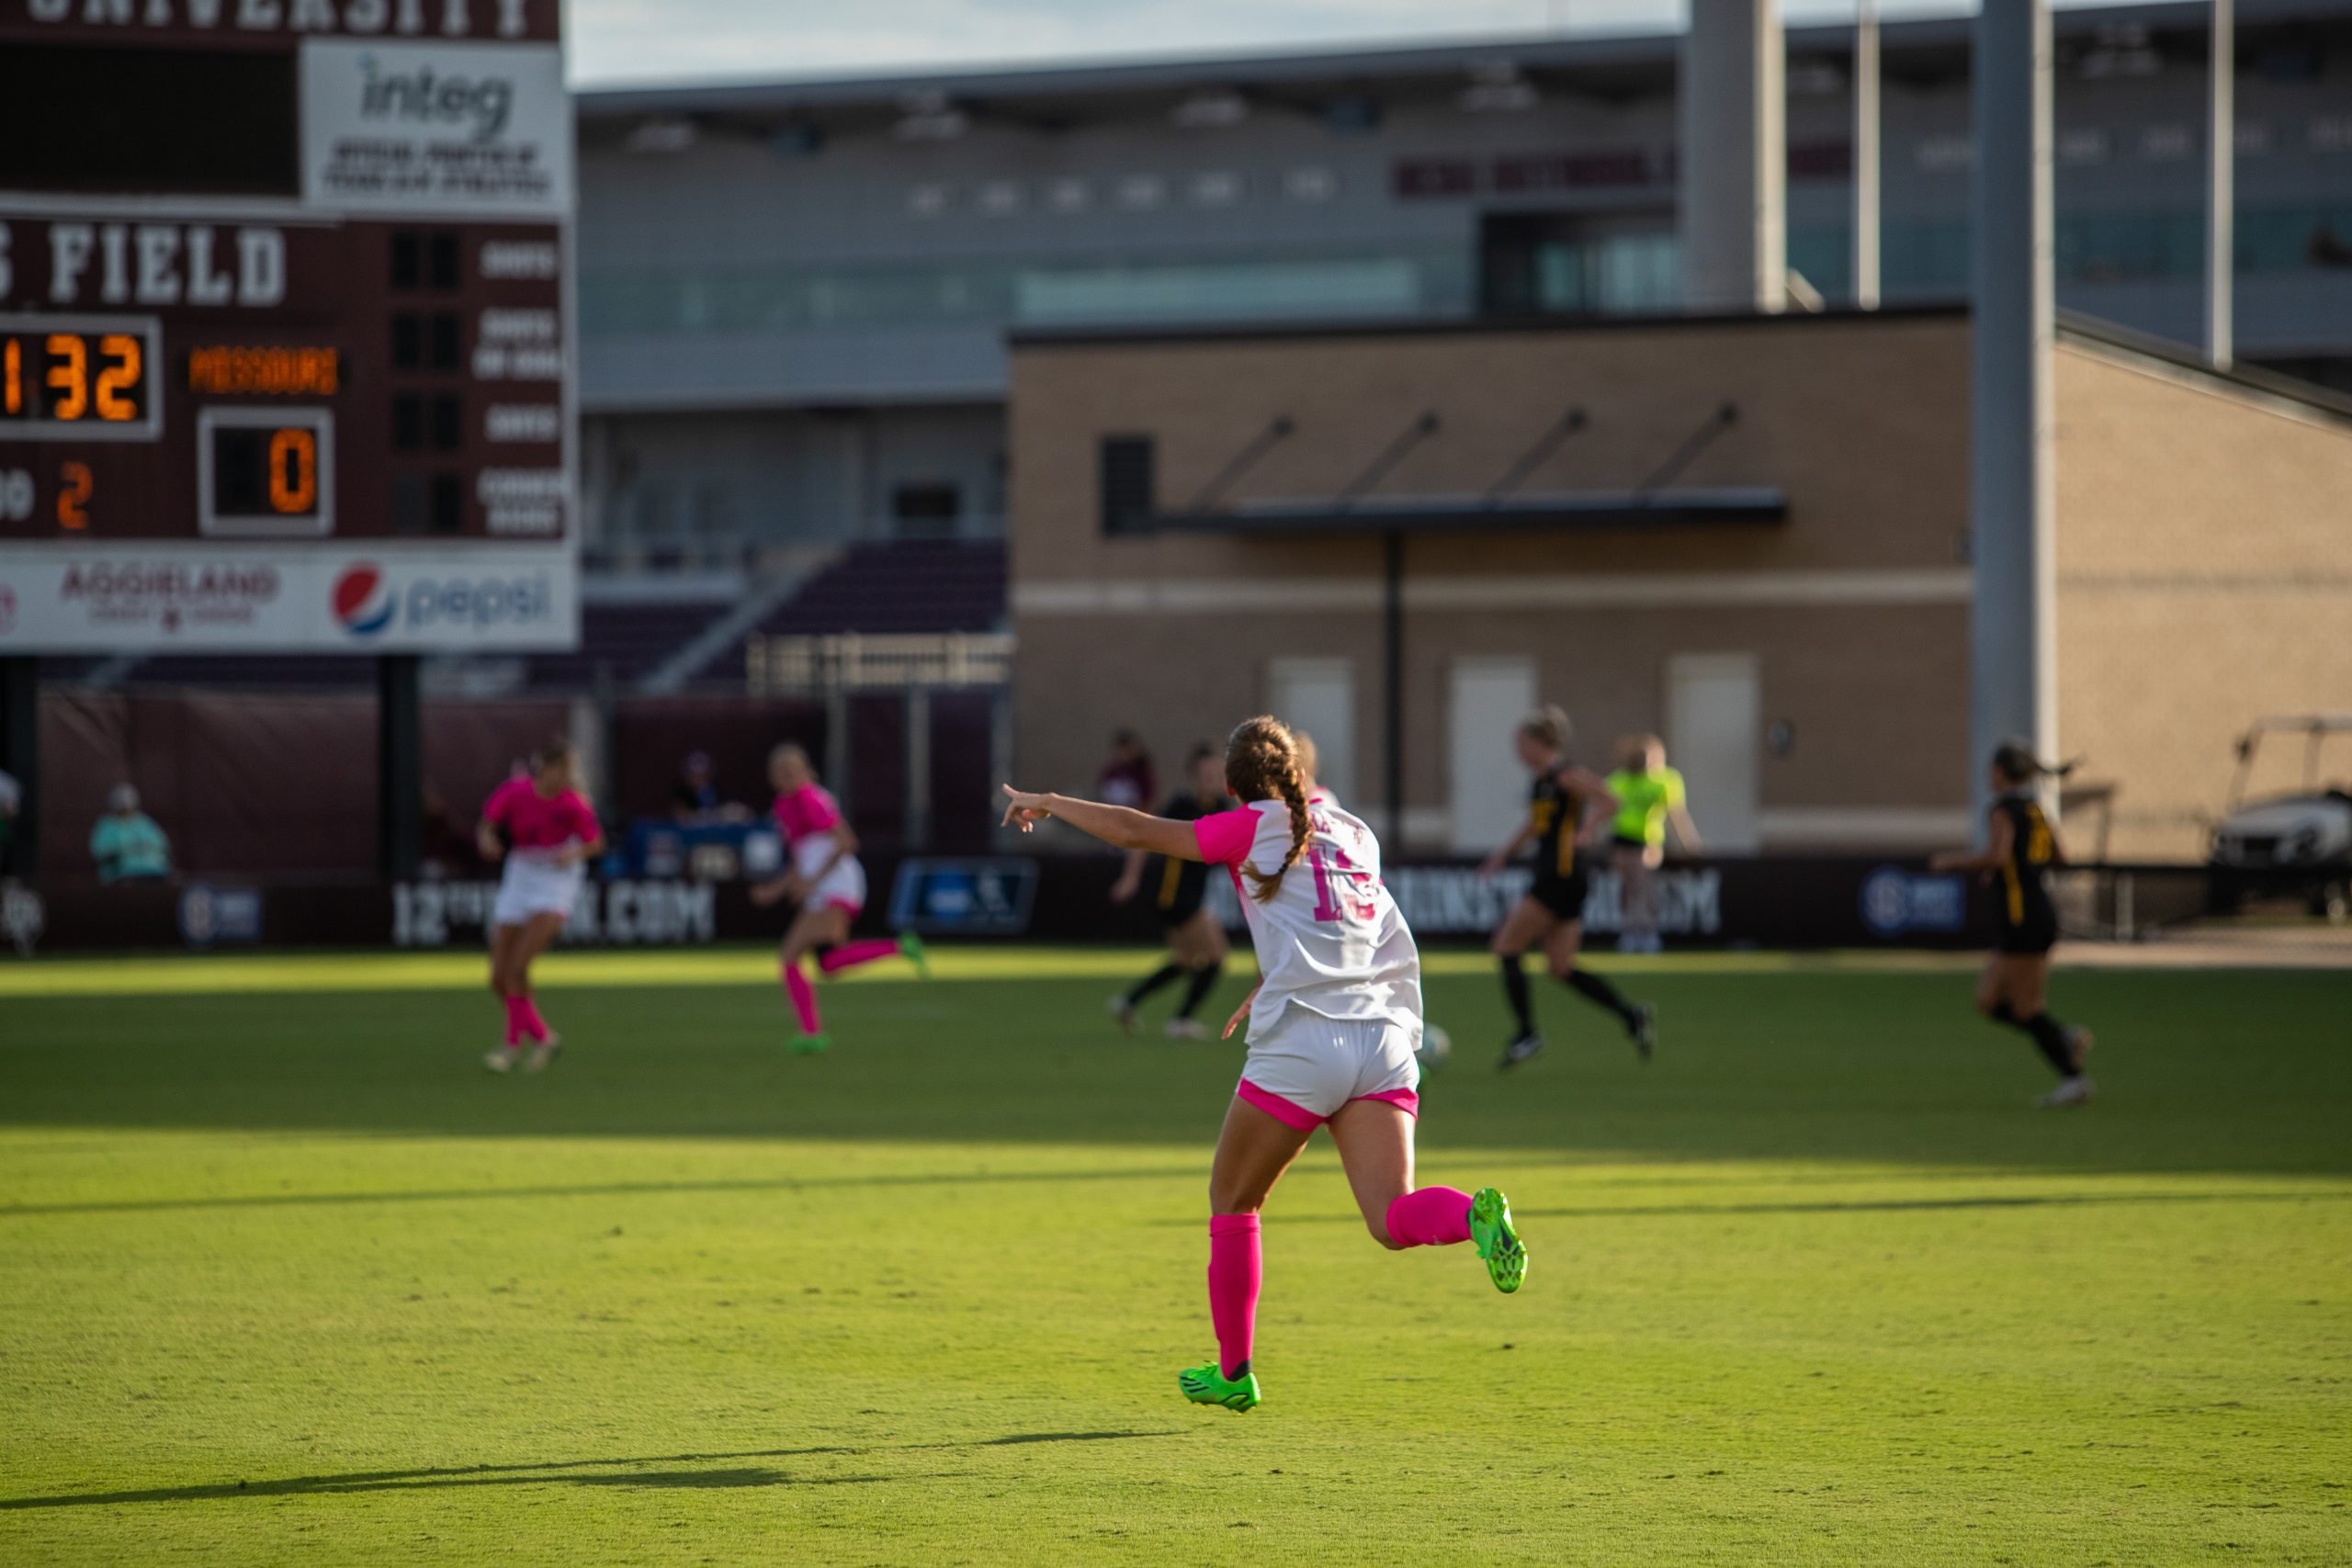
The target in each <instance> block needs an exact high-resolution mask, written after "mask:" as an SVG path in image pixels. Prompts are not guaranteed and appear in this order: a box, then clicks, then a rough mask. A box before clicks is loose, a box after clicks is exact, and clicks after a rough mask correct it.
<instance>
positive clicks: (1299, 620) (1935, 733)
mask: <svg viewBox="0 0 2352 1568" xmlns="http://www.w3.org/2000/svg"><path fill="white" fill-rule="evenodd" d="M1967 630H1968V612H1967V609H1966V607H1965V606H1964V605H1953V606H1940V607H1935V608H1931V609H1875V608H1839V609H1830V610H1821V609H1814V610H1805V611H1801V612H1800V611H1791V610H1779V609H1746V610H1736V611H1719V612H1705V613H1699V612H1690V611H1679V612H1668V613H1654V612H1633V611H1606V612H1593V613H1585V614H1578V615H1543V614H1531V613H1526V612H1519V613H1510V614H1483V615H1465V614H1462V613H1459V612H1423V613H1419V614H1416V615H1410V616H1409V617H1408V623H1407V639H1406V659H1405V712H1406V746H1405V799H1406V804H1407V806H1408V807H1414V808H1421V809H1425V810H1439V809H1442V808H1443V807H1445V806H1446V804H1447V798H1448V797H1447V789H1448V780H1449V777H1450V774H1449V773H1448V768H1449V759H1448V758H1447V756H1446V754H1445V744H1446V734H1447V728H1446V727H1447V713H1446V705H1447V699H1448V693H1449V691H1450V689H1451V679H1452V666H1453V661H1454V660H1459V659H1465V658H1476V657H1478V656H1480V655H1509V656H1512V657H1530V656H1532V657H1533V658H1534V659H1535V660H1536V675H1537V680H1538V682H1539V684H1540V688H1541V690H1542V692H1543V694H1544V696H1545V697H1546V699H1547V700H1551V701H1555V702H1558V703H1559V704H1560V705H1562V706H1564V707H1566V709H1567V710H1568V714H1569V716H1570V717H1571V718H1573V719H1574V720H1575V721H1576V725H1577V743H1576V745H1575V747H1574V748H1573V750H1574V751H1575V752H1576V754H1577V756H1578V757H1579V758H1582V759H1584V760H1586V761H1589V762H1593V763H1599V764H1602V765H1603V766H1604V768H1605V766H1606V764H1607V761H1608V758H1609V749H1610V745H1611V740H1612V739H1613V738H1614V737H1616V736H1618V735H1622V734H1624V733H1626V732H1628V731H1634V730H1663V729H1664V728H1665V723H1666V718H1665V702H1666V692H1665V683H1666V669H1667V660H1668V658H1669V657H1671V656H1672V655H1675V654H1679V653H1730V652H1738V653H1753V654H1755V655H1757V656H1758V664H1759V667H1760V675H1761V682H1762V699H1763V717H1764V721H1765V723H1766V724H1767V725H1770V724H1771V723H1772V722H1774V721H1775V720H1780V719H1786V720H1788V721H1789V722H1790V723H1791V724H1792V726H1793V727H1794V729H1795V744H1794V746H1793V747H1792V749H1791V750H1790V752H1789V754H1788V755H1787V756H1786V757H1772V756H1767V757H1765V758H1764V760H1763V761H1762V763H1761V778H1760V787H1759V795H1760V800H1761V805H1762V807H1763V808H1764V809H1765V810H1766V811H1768V812H1769V811H1772V810H1775V809H1780V808H1786V807H1800V808H1801V807H1844V806H1883V807H1905V808H1933V807H1947V808H1950V809H1951V810H1953V811H1959V810H1962V808H1964V807H1965V806H1966V804H1967V799H1968V795H1967V785H1966V779H1967V750H1968V713H1967V703H1966V693H1967V687H1968V668H1967V652H1966V645H1967ZM1317 657H1321V658H1342V659H1346V660H1350V662H1351V664H1352V666H1353V670H1354V677H1355V692H1356V715H1355V718H1356V735H1357V752H1358V763H1357V777H1356V778H1354V779H1353V780H1351V781H1347V793H1348V794H1349V795H1351V797H1352V798H1354V799H1356V800H1359V801H1361V802H1363V803H1364V804H1366V805H1367V806H1369V805H1371V804H1373V803H1375V802H1377V801H1379V800H1380V799H1381V797H1382V795H1383V794H1384V793H1385V792H1384V791H1383V790H1382V788H1381V779H1380V766H1381V760H1380V753H1379V738H1380V734H1381V712H1380V702H1381V674H1382V667H1381V662H1380V660H1381V648H1380V622H1379V619H1378V617H1377V616H1376V615H1364V614H1353V613H1327V614H1315V615H1295V616H1288V617H1283V616H1274V615H1246V614H1245V615H1233V614H1223V615H1219V614H1206V615H1164V616H1153V617H1151V618H1150V619H1149V620H1148V621H1144V622H1141V623H1138V622H1136V621H1135V620H1133V619H1129V618H1125V617H1115V616H1093V615H1041V616H1035V617H1032V618H1030V619H1029V620H1027V621H1025V622H1024V623H1023V626H1022V629H1021V640H1020V651H1019V655H1018V662H1017V665H1016V668H1015V673H1014V692H1015V694H1016V697H1015V708H1014V733H1013V756H1014V761H1015V769H1016V772H1017V773H1019V774H1020V775H1021V777H1022V779H1023V781H1024V782H1028V783H1030V784H1031V785H1032V787H1037V788H1049V789H1064V790H1068V789H1082V788H1085V787H1087V786H1088V785H1090V784H1091V783H1092V781H1093V777H1094V772H1095V770H1096V768H1097V767H1099V766H1100V765H1101V762H1102V761H1103V756H1104V754H1105V751H1106V750H1107V742H1108V739H1109V736H1110V731H1111V730H1112V729H1113V728H1115V727H1117V726H1120V725H1131V726H1133V727H1134V728H1136V729H1138V730H1140V731H1141V732H1142V733H1143V735H1144V736H1145V738H1146V739H1147V740H1148V742H1149V744H1150V745H1151V747H1152V750H1153V751H1154V752H1155V754H1156V755H1157V756H1159V758H1160V759H1162V762H1163V766H1162V773H1163V776H1167V777H1172V773H1170V763H1171V762H1172V761H1173V760H1174V759H1177V758H1179V757H1181V755H1182V751H1183V750H1184V749H1185V748H1186V747H1188V746H1189V745H1190V744H1191V743H1192V742H1193V740H1195V739H1223V737H1224V734H1225V732H1226V730H1227V729H1228V728H1231V726H1232V725H1233V724H1234V722H1235V721H1236V720H1237V719H1238V718H1240V717H1242V716H1246V715H1248V714H1251V713H1255V712H1257V711H1259V710H1260V709H1261V707H1262V706H1264V705H1265V704H1266V702H1267V698H1268V694H1267V690H1266V671H1267V669H1268V666H1269V665H1270V664H1271V662H1272V660H1275V659H1278V658H1317ZM1509 742H1510V737H1509V736H1508V735H1498V736H1497V737H1495V738H1494V744H1495V746H1496V747H1497V749H1498V750H1500V749H1501V748H1503V747H1505V746H1507V745H1508V744H1509ZM1333 782H1334V783H1335V784H1336V783H1338V782H1339V781H1333Z"/></svg>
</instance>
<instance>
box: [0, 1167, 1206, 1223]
mask: <svg viewBox="0 0 2352 1568" xmlns="http://www.w3.org/2000/svg"><path fill="white" fill-rule="evenodd" d="M1207 1168H1208V1162H1207V1158H1206V1156H1205V1155H1204V1156H1203V1158H1202V1160H1201V1162H1200V1163H1199V1164H1196V1165H1187V1166H1178V1167H1155V1168H1135V1169H1125V1170H1008V1171H1000V1172H987V1171H977V1172H976V1171H954V1172H942V1173H940V1174H938V1175H928V1174H925V1175H915V1174H906V1173H892V1172H888V1171H880V1172H875V1173H872V1174H868V1175H863V1176H805V1177H803V1176H795V1177H778V1178H775V1179H765V1180H749V1179H744V1180H724V1181H718V1180H714V1181H605V1182H592V1183H585V1184H582V1185H579V1186H571V1187H452V1188H438V1189H436V1188H421V1189H415V1190H404V1191H394V1192H258V1193H251V1194H247V1195H244V1196H241V1197H230V1198H134V1199H124V1200H121V1201H96V1202H89V1203H16V1204H8V1205H5V1206H0V1220H10V1219H18V1218H31V1217H34V1216H36V1215H41V1214H146V1213H168V1212H171V1211H175V1210H180V1209H287V1208H310V1207H318V1208H333V1207H335V1206H337V1205H340V1204H368V1203H467V1202H476V1201H481V1200H484V1199H509V1198H631V1197H644V1196H648V1195H650V1194H657V1193H662V1194H666V1193H683V1192H798V1191H804V1190H806V1191H811V1192H815V1191H822V1190H826V1189H829V1188H842V1187H977V1186H988V1185H991V1184H997V1183H1004V1182H1027V1181H1038V1182H1052V1183H1060V1182H1078V1181H1163V1180H1166V1179H1170V1178H1171V1177H1198V1176H1201V1175H1202V1174H1203V1173H1204V1171H1206V1170H1207Z"/></svg>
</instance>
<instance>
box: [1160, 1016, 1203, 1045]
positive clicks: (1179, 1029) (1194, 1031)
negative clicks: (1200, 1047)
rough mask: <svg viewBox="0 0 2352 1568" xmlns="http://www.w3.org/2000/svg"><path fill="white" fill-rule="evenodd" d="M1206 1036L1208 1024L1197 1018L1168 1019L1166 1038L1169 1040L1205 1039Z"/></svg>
mask: <svg viewBox="0 0 2352 1568" xmlns="http://www.w3.org/2000/svg"><path fill="white" fill-rule="evenodd" d="M1208 1037H1209V1026H1208V1025H1207V1024H1205V1023H1203V1022H1202V1021H1200V1020H1199V1019H1197V1018H1171V1019H1170V1020H1169V1021H1168V1038H1169V1039H1170V1040H1206V1039H1207V1038H1208Z"/></svg>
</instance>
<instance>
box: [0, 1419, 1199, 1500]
mask: <svg viewBox="0 0 2352 1568" xmlns="http://www.w3.org/2000/svg"><path fill="white" fill-rule="evenodd" d="M1179 1435H1180V1434H1178V1433H1176V1432H1172V1431H1161V1432H1012V1433H1008V1434H1007V1435H1005V1436H1004V1437H1001V1438H977V1439H975V1440H973V1441H970V1442H962V1443H899V1444H879V1445H842V1444H828V1445H820V1446H817V1447H813V1448H801V1449H755V1450H749V1451H746V1452H742V1453H721V1454H661V1455H656V1456H653V1457H650V1458H646V1459H580V1460H557V1461H551V1462H549V1463H546V1464H469V1465H463V1466H457V1467H444V1468H437V1469H427V1470H365V1471H355V1472H350V1473H347V1474H344V1475H294V1476H283V1477H280V1478H279V1479H277V1480H275V1481H231V1482H219V1483H210V1484H207V1485H201V1486H159V1487H153V1488H150V1489H148V1490H145V1491H137V1492H67V1493H60V1494H58V1495H53V1496H47V1497H0V1512H6V1511H8V1510H11V1509H22V1508H92V1507H107V1506H116V1505H120V1504H129V1503H201V1502H210V1501H215V1500H218V1499H221V1498H228V1497H301V1496H324V1495H337V1494H345V1493H354V1492H414V1491H420V1490H425V1489H429V1488H437V1487H455V1486H544V1485H567V1486H624V1487H644V1488H649V1489H661V1488H673V1489H677V1488H683V1489H695V1488H705V1487H718V1488H724V1487H748V1486H863V1485H872V1484H876V1483H884V1482H891V1481H936V1480H940V1479H943V1477H941V1476H938V1475H929V1474H924V1475H787V1474H786V1473H785V1472H783V1471H780V1470H775V1469H770V1468H765V1467H761V1466H745V1465H737V1466H734V1467H731V1468H725V1469H718V1470H680V1469H670V1470H647V1469H641V1468H639V1467H640V1466H646V1465H690V1464H707V1463H710V1462H713V1461H723V1460H759V1459H770V1460H773V1459H810V1458H820V1457H824V1456H828V1455H834V1454H872V1453H883V1452H922V1451H935V1450H953V1449H994V1448H1006V1447H1011V1446H1014V1445H1018V1444H1025V1443H1101V1442H1117V1441H1123V1440H1125V1439H1128V1438H1172V1437H1176V1436H1179Z"/></svg>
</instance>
